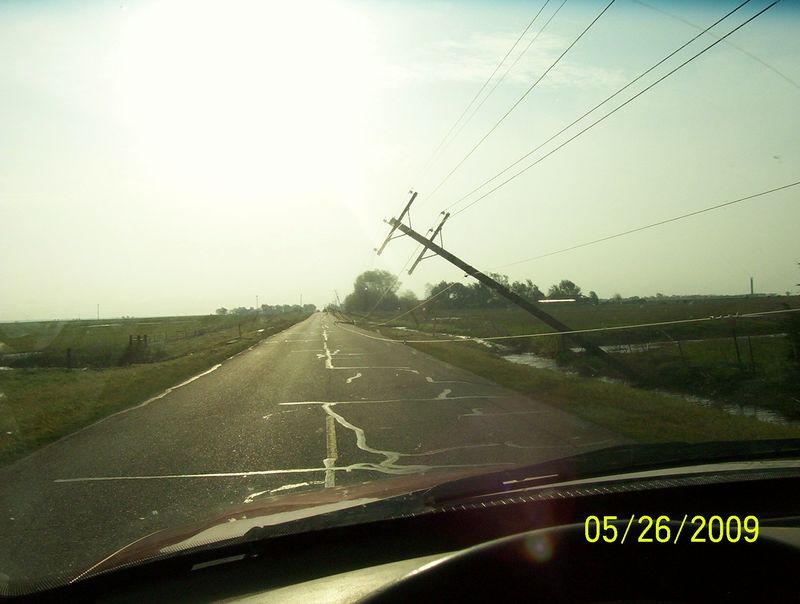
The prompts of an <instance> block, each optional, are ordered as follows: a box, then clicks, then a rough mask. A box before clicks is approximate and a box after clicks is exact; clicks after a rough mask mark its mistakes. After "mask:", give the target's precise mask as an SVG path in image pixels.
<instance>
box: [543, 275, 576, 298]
mask: <svg viewBox="0 0 800 604" xmlns="http://www.w3.org/2000/svg"><path fill="white" fill-rule="evenodd" d="M581 295H582V294H581V288H580V287H578V286H577V285H575V284H574V283H573V282H572V281H570V280H569V279H562V280H561V282H560V283H559V284H558V285H553V286H552V287H550V289H549V290H548V291H547V297H548V298H550V299H561V298H575V299H576V300H577V299H579V298H580V297H581Z"/></svg>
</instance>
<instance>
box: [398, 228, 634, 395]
mask: <svg viewBox="0 0 800 604" xmlns="http://www.w3.org/2000/svg"><path fill="white" fill-rule="evenodd" d="M445 220H446V218H445ZM388 222H389V226H391V227H392V232H394V231H395V230H399V231H401V232H402V233H404V234H405V235H408V236H409V237H411V238H412V239H413V240H414V241H416V242H418V243H420V244H422V245H423V246H424V247H425V248H426V249H429V250H430V251H432V252H434V253H435V254H437V255H439V256H441V257H442V258H444V259H445V260H447V261H448V262H450V263H451V264H454V265H455V266H457V267H458V268H460V269H461V270H462V271H464V272H465V273H466V274H467V275H469V276H470V277H474V278H475V279H477V280H478V281H480V282H481V283H483V284H484V285H486V286H487V287H490V288H491V289H493V290H494V291H496V292H497V293H498V294H500V295H501V296H503V297H504V298H506V299H508V300H511V302H513V303H514V304H516V305H517V306H520V307H521V308H523V309H525V310H526V311H527V312H528V313H530V314H532V315H533V316H534V317H536V318H537V319H539V320H540V321H542V322H543V323H545V324H546V325H549V326H550V327H552V328H553V329H555V330H557V331H561V332H567V333H565V335H566V336H567V337H569V338H570V339H571V340H572V341H573V342H574V343H575V344H577V345H578V346H581V347H582V348H583V349H584V350H586V351H587V352H588V353H590V354H592V355H594V356H596V357H597V358H599V359H600V360H602V361H603V362H604V363H606V364H607V365H608V366H609V367H611V368H612V369H614V370H615V371H616V372H617V373H619V374H621V375H622V376H624V377H626V378H627V379H629V380H633V381H638V380H639V376H638V375H636V373H635V372H634V371H633V370H631V369H630V368H629V367H627V366H626V365H625V364H623V363H621V362H620V361H618V360H617V359H615V358H614V357H613V356H611V355H610V354H608V353H607V352H606V351H605V350H603V349H602V348H600V347H599V346H597V345H596V344H593V343H592V342H589V341H587V340H585V339H583V338H582V337H580V336H579V335H578V334H573V333H568V332H570V331H572V329H571V328H570V327H569V326H567V325H565V324H564V323H562V322H561V321H559V320H558V319H556V318H555V317H553V316H551V315H549V314H548V313H546V312H544V311H543V310H542V309H540V308H538V307H537V306H536V305H534V304H532V303H531V302H529V301H528V300H526V299H525V298H523V297H522V296H519V295H517V294H515V293H514V292H512V291H511V290H510V289H508V288H507V287H505V286H504V285H503V284H501V283H498V282H497V281H495V280H494V279H492V278H491V277H489V276H488V275H484V274H483V273H482V272H480V271H479V270H478V269H476V268H475V267H473V266H470V265H469V264H467V263H466V262H464V261H463V260H461V259H460V258H458V257H457V256H455V255H453V254H451V253H450V252H448V251H447V250H445V249H444V248H442V247H441V246H439V245H437V244H435V243H434V242H433V237H431V238H430V239H427V238H426V237H425V236H423V235H420V234H419V233H417V232H416V231H415V230H413V229H412V228H411V227H408V226H406V225H405V224H403V223H402V222H401V221H400V220H398V219H396V218H392V219H390V220H389V221H388ZM443 222H444V221H443ZM439 232H440V231H439V230H437V231H436V233H435V235H436V234H438V233H439ZM390 235H391V233H390ZM435 235H434V236H435ZM388 239H389V238H388V237H387V240H388Z"/></svg>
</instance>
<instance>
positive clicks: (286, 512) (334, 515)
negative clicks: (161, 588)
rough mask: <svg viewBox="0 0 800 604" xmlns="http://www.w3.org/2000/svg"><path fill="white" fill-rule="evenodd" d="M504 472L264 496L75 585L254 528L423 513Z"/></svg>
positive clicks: (125, 550) (135, 550)
mask: <svg viewBox="0 0 800 604" xmlns="http://www.w3.org/2000/svg"><path fill="white" fill-rule="evenodd" d="M503 467H504V466H490V467H486V466H484V467H480V468H469V469H459V470H449V471H444V472H442V471H439V472H435V473H430V474H415V475H408V476H395V477H392V478H388V479H383V480H377V481H373V482H367V483H362V484H358V485H354V486H336V487H331V488H320V489H316V490H313V491H307V492H303V493H297V494H292V495H278V496H270V497H265V498H263V499H258V500H256V501H254V502H251V503H244V504H240V505H237V506H233V507H230V508H228V509H226V511H225V512H224V513H223V514H220V515H218V516H215V517H211V518H208V519H205V520H203V521H199V522H194V523H191V524H188V525H184V526H181V527H178V528H171V529H164V530H161V531H156V532H154V533H151V534H149V535H146V536H144V537H142V538H140V539H137V540H136V541H133V542H132V543H130V544H128V545H126V546H124V547H122V548H120V549H118V550H117V551H115V552H113V553H111V554H110V555H108V556H106V557H105V558H103V559H102V560H100V561H99V562H97V563H95V564H93V565H92V566H91V567H89V568H87V569H85V570H83V571H81V572H80V573H79V574H77V575H76V576H75V577H74V578H73V579H72V581H71V582H75V581H78V580H81V579H85V578H88V577H90V576H94V575H97V574H101V573H104V572H108V571H110V570H113V569H117V568H120V567H123V566H130V565H133V564H138V563H142V562H146V561H148V560H154V559H157V558H162V557H166V556H171V555H175V554H180V553H182V552H188V551H190V550H195V549H197V548H204V547H210V546H217V545H222V544H224V543H227V542H230V541H232V540H237V539H242V538H246V536H247V534H248V532H249V531H252V530H254V529H263V530H264V531H269V530H270V527H271V528H272V529H274V534H275V535H276V536H277V535H285V534H290V533H294V532H301V531H306V530H316V529H322V528H329V527H332V526H341V525H345V524H350V523H355V522H359V523H360V522H368V521H370V520H378V519H384V518H387V517H391V516H394V515H400V514H404V513H410V512H419V511H421V510H422V509H424V508H425V500H424V494H425V493H426V492H427V491H428V490H429V489H431V488H433V487H435V486H437V485H439V484H442V483H446V482H449V481H453V480H459V479H465V478H470V477H472V476H476V475H481V474H485V473H486V472H492V471H498V470H501V469H502V468H503ZM379 502H380V504H379ZM376 504H379V505H376ZM270 532H272V531H270Z"/></svg>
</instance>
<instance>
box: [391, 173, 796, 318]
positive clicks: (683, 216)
mask: <svg viewBox="0 0 800 604" xmlns="http://www.w3.org/2000/svg"><path fill="white" fill-rule="evenodd" d="M798 185H800V180H798V181H795V182H791V183H788V184H785V185H781V186H779V187H774V188H772V189H768V190H766V191H761V192H759V193H753V194H752V195H747V196H745V197H740V198H738V199H734V200H732V201H726V202H724V203H720V204H717V205H713V206H709V207H707V208H703V209H701V210H695V211H693V212H688V213H686V214H681V215H680V216H674V217H672V218H667V219H665V220H660V221H658V222H653V223H650V224H646V225H644V226H640V227H636V228H634V229H629V230H627V231H622V232H620V233H615V234H613V235H608V236H606V237H601V238H599V239H594V240H592V241H587V242H584V243H579V244H576V245H571V246H569V247H566V248H562V249H559V250H555V251H552V252H547V253H546V254H540V255H538V256H532V257H530V258H524V259H522V260H516V261H514V262H509V263H507V264H501V265H498V266H495V267H492V268H491V269H489V270H490V271H494V270H498V269H501V268H507V267H509V266H516V265H517V264H524V263H526V262H533V261H534V260H541V259H542V258H547V257H549V256H555V255H557V254H563V253H565V252H570V251H573V250H577V249H580V248H584V247H588V246H590V245H595V244H597V243H602V242H604V241H609V240H611V239H617V238H619V237H624V236H625V235H631V234H633V233H638V232H640V231H644V230H647V229H652V228H655V227H658V226H662V225H665V224H669V223H670V222H677V221H679V220H684V219H686V218H690V217H692V216H697V215H698V214H704V213H706V212H711V211H713V210H718V209H720V208H725V207H728V206H732V205H735V204H738V203H742V202H744V201H748V200H750V199H755V198H757V197H763V196H764V195H769V194H771V193H777V192H778V191H783V190H785V189H789V188H791V187H796V186H798ZM418 248H419V246H417V249H418ZM414 253H415V254H416V250H415V252H414ZM401 272H402V271H401ZM462 281H463V279H462ZM459 283H461V281H453V282H451V283H450V284H449V285H448V286H447V287H445V288H444V289H442V290H440V291H438V292H437V293H436V294H435V295H433V296H431V297H429V298H427V299H425V300H423V301H421V302H420V303H419V304H417V305H416V306H414V307H412V308H410V309H409V310H407V311H405V312H402V313H400V314H399V315H397V316H395V317H392V318H391V319H387V320H386V321H383V322H382V323H377V324H376V325H378V326H384V325H388V324H389V323H393V322H394V321H396V320H397V319H400V318H402V317H405V316H406V315H408V314H411V313H412V312H413V311H415V310H417V309H418V308H420V307H422V306H425V305H426V304H429V303H430V302H432V301H433V300H435V299H436V298H438V297H439V296H442V295H444V294H445V293H447V292H448V291H449V290H451V289H452V288H453V287H455V286H456V285H458V284H459Z"/></svg>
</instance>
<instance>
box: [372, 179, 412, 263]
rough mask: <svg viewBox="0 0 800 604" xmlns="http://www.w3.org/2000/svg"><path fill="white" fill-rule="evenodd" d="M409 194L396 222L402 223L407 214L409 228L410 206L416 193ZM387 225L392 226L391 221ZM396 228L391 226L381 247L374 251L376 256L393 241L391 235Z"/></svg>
mask: <svg viewBox="0 0 800 604" xmlns="http://www.w3.org/2000/svg"><path fill="white" fill-rule="evenodd" d="M409 192H410V193H411V199H409V200H408V203H407V204H406V207H404V208H403V211H402V212H400V218H398V219H397V220H399V221H402V220H403V218H404V217H405V216H406V214H408V223H409V226H410V225H411V204H412V203H414V200H415V199H416V198H417V192H416V191H409ZM392 220H394V218H392ZM389 224H390V225H391V224H392V223H391V221H389ZM396 228H397V227H395V226H392V228H391V229H390V230H389V234H388V235H386V239H384V240H383V243H382V244H381V246H380V247H379V248H376V249H375V251H376V252H377V255H378V256H380V255H381V252H382V251H383V250H384V248H385V247H386V246H387V245H388V244H389V242H390V241H391V240H392V239H394V237H392V235H394V231H395V229H396Z"/></svg>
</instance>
